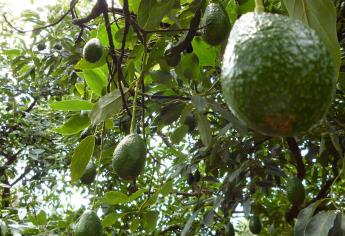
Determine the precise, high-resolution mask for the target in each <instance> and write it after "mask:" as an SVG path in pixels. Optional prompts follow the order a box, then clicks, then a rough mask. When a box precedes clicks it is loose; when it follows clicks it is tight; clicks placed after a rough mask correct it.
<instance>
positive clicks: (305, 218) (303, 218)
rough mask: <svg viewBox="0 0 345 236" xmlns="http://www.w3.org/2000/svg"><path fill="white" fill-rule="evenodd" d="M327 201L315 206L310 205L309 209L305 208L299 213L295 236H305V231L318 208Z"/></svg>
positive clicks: (319, 202)
mask: <svg viewBox="0 0 345 236" xmlns="http://www.w3.org/2000/svg"><path fill="white" fill-rule="evenodd" d="M324 200H325V199H321V200H318V201H316V202H314V203H313V204H310V205H309V206H308V207H306V208H304V209H303V210H301V211H300V212H299V213H298V216H297V221H296V224H295V227H294V235H295V236H304V235H305V230H306V228H307V225H308V223H309V222H310V220H311V218H312V217H313V215H314V212H315V210H316V208H317V207H318V206H319V205H320V204H321V203H322V202H323V201H324Z"/></svg>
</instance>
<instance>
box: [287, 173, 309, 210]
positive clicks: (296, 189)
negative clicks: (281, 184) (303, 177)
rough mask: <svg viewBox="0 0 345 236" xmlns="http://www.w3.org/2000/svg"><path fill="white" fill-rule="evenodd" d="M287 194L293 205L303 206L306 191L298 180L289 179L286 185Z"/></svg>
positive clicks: (294, 178)
mask: <svg viewBox="0 0 345 236" xmlns="http://www.w3.org/2000/svg"><path fill="white" fill-rule="evenodd" d="M286 193H287V197H288V199H289V201H290V202H291V203H292V204H293V205H297V206H299V205H301V204H302V203H303V202H304V198H305V190H304V186H303V184H302V182H301V181H300V180H299V179H298V178H296V177H292V178H289V179H288V181H287V184H286Z"/></svg>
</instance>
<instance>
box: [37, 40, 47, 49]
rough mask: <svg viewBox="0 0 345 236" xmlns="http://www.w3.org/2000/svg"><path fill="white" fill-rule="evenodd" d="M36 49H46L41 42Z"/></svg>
mask: <svg viewBox="0 0 345 236" xmlns="http://www.w3.org/2000/svg"><path fill="white" fill-rule="evenodd" d="M37 49H38V50H39V51H42V50H44V49H46V44H45V43H43V42H41V43H39V44H37Z"/></svg>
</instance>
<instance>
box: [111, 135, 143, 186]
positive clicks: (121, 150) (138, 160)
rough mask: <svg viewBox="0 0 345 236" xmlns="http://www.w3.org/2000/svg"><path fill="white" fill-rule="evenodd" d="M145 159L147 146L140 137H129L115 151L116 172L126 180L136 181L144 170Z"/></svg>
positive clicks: (114, 166) (114, 164) (114, 165)
mask: <svg viewBox="0 0 345 236" xmlns="http://www.w3.org/2000/svg"><path fill="white" fill-rule="evenodd" d="M145 157H146V145H145V142H144V140H143V139H142V138H141V137H140V135H138V134H130V135H127V136H126V137H125V138H124V139H122V140H121V142H120V143H119V144H118V145H117V146H116V148H115V150H114V154H113V163H112V164H113V168H114V171H115V172H116V173H117V175H118V176H120V177H121V178H123V179H125V180H131V179H135V178H136V177H138V175H139V174H140V172H141V171H142V170H143V169H144V166H145Z"/></svg>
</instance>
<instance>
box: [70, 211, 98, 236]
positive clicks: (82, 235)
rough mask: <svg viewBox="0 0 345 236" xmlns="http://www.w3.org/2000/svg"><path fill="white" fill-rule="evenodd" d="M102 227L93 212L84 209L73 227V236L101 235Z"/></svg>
mask: <svg viewBox="0 0 345 236" xmlns="http://www.w3.org/2000/svg"><path fill="white" fill-rule="evenodd" d="M102 235H103V228H102V224H101V220H100V219H99V218H98V216H97V215H96V213H95V212H93V211H90V210H87V211H85V212H84V213H83V214H82V215H81V217H80V219H79V221H78V223H77V225H76V228H75V236H102Z"/></svg>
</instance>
